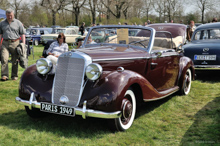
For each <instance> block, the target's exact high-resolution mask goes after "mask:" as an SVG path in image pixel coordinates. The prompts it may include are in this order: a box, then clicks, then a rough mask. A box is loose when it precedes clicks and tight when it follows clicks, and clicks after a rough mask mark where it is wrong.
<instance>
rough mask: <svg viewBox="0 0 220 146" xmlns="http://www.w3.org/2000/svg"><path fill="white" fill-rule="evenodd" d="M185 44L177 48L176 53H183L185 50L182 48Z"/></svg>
mask: <svg viewBox="0 0 220 146" xmlns="http://www.w3.org/2000/svg"><path fill="white" fill-rule="evenodd" d="M182 46H183V44H182V43H180V44H179V45H178V46H177V47H176V51H177V52H179V53H183V48H182Z"/></svg>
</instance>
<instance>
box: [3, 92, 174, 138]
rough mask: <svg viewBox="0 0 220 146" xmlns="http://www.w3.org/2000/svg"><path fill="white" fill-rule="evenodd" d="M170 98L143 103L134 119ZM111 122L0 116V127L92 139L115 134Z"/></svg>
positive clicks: (18, 113)
mask: <svg viewBox="0 0 220 146" xmlns="http://www.w3.org/2000/svg"><path fill="white" fill-rule="evenodd" d="M173 96H174V95H173ZM171 98H172V95H171V96H169V97H167V98H165V99H161V100H159V101H152V102H148V103H144V104H143V105H141V106H139V108H138V109H137V113H136V118H138V117H139V116H142V115H145V114H147V113H149V112H151V111H153V110H154V109H155V108H157V107H159V106H160V105H162V104H164V103H165V102H167V101H168V100H169V99H171ZM110 121H113V120H106V119H99V118H90V117H88V118H86V120H85V119H83V118H82V117H81V116H75V117H67V116H61V115H55V114H48V116H46V117H44V118H39V119H33V118H30V117H29V116H28V115H27V114H26V112H25V110H17V111H15V112H8V113H3V114H1V115H0V125H1V126H7V127H9V128H11V129H18V130H26V131H30V130H33V129H34V130H36V131H39V132H45V131H46V132H50V133H54V134H56V135H59V136H64V137H79V138H92V137H97V136H98V137H100V136H105V134H109V133H114V132H117V131H116V130H115V129H112V127H110V125H109V122H110Z"/></svg>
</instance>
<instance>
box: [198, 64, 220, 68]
mask: <svg viewBox="0 0 220 146" xmlns="http://www.w3.org/2000/svg"><path fill="white" fill-rule="evenodd" d="M194 67H195V69H203V68H212V69H220V65H194Z"/></svg>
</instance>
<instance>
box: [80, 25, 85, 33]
mask: <svg viewBox="0 0 220 146" xmlns="http://www.w3.org/2000/svg"><path fill="white" fill-rule="evenodd" d="M79 31H80V32H81V35H84V32H85V22H83V23H82V25H81V26H80V27H79Z"/></svg>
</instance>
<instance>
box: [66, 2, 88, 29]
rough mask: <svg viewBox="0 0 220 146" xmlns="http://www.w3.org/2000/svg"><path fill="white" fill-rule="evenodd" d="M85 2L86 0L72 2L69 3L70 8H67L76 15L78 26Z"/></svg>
mask: <svg viewBox="0 0 220 146" xmlns="http://www.w3.org/2000/svg"><path fill="white" fill-rule="evenodd" d="M85 2H86V0H70V2H69V3H68V4H69V6H68V7H67V8H65V10H67V11H70V12H72V13H74V15H75V23H76V26H78V25H79V14H80V9H81V8H82V7H83V5H84V4H85Z"/></svg>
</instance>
